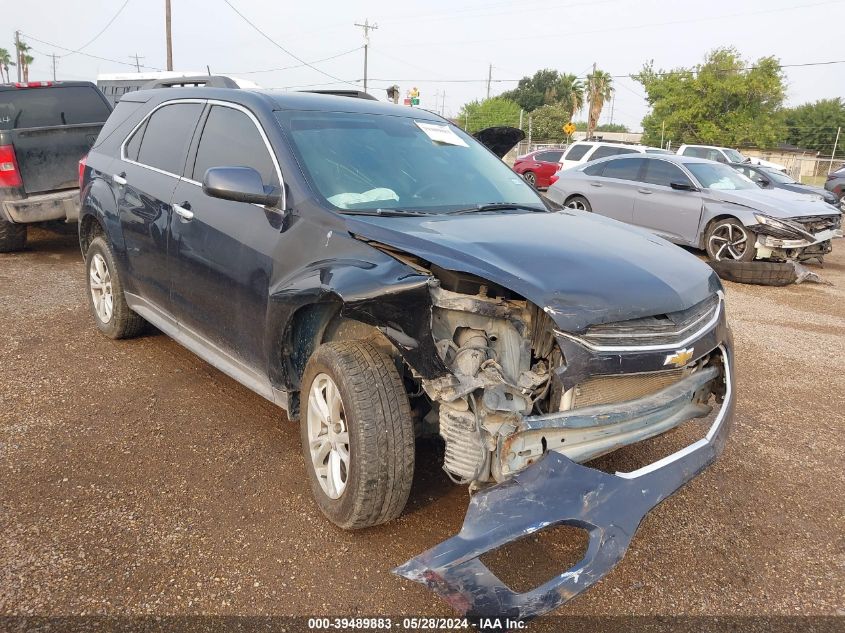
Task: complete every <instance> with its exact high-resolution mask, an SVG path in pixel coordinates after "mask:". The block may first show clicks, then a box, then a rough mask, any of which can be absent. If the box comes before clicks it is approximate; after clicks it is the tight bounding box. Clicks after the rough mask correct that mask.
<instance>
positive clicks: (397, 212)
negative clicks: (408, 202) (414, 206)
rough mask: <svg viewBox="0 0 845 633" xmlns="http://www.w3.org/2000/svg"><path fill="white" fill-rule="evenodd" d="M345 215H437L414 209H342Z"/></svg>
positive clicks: (401, 216) (398, 216)
mask: <svg viewBox="0 0 845 633" xmlns="http://www.w3.org/2000/svg"><path fill="white" fill-rule="evenodd" d="M339 213H342V214H343V215H371V216H375V217H380V218H404V217H408V216H424V215H436V214H434V213H429V212H427V211H413V210H411V209H407V210H403V209H341V210H340V211H339Z"/></svg>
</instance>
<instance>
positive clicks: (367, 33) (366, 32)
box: [355, 18, 378, 92]
mask: <svg viewBox="0 0 845 633" xmlns="http://www.w3.org/2000/svg"><path fill="white" fill-rule="evenodd" d="M355 26H360V27H361V28H362V29H363V30H364V92H367V49H368V48H369V47H370V31H375V30H376V29H377V28H378V24H376V23H375V22H373V23H372V24H370V19H369V18H367V19H366V20H364V23H363V24H359V23H358V22H356V23H355Z"/></svg>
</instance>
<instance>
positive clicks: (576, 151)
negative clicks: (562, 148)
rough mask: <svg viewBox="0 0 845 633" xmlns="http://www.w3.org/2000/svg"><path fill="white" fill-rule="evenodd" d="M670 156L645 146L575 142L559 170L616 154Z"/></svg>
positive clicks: (657, 148)
mask: <svg viewBox="0 0 845 633" xmlns="http://www.w3.org/2000/svg"><path fill="white" fill-rule="evenodd" d="M637 153H639V154H645V153H648V154H670V153H671V152H667V151H666V150H663V149H660V148H659V147H648V146H646V145H627V144H625V143H609V142H607V141H576V142H575V143H573V144H572V145H570V146H569V149H567V150H566V154H564V155H563V157H562V158H561V159H560V163H561V165H563V167H561V169H569V168H570V167H575V166H576V165H581V164H583V163H586V162H589V161H591V160H597V159H599V158H606V157H607V156H616V155H618V154H637Z"/></svg>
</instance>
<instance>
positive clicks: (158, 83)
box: [144, 75, 238, 90]
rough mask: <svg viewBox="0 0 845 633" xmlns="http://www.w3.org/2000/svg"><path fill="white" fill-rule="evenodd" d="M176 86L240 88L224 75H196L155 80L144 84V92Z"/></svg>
mask: <svg viewBox="0 0 845 633" xmlns="http://www.w3.org/2000/svg"><path fill="white" fill-rule="evenodd" d="M174 86H180V87H181V86H204V87H206V88H238V84H237V83H236V82H235V80H234V79H232V78H231V77H225V76H223V75H195V76H193V77H169V78H167V79H153V80H152V81H151V82H149V83H146V84H144V90H152V89H153V88H173V87H174Z"/></svg>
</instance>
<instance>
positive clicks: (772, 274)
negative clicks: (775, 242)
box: [709, 260, 797, 286]
mask: <svg viewBox="0 0 845 633" xmlns="http://www.w3.org/2000/svg"><path fill="white" fill-rule="evenodd" d="M709 263H710V266H712V268H713V270H715V271H716V274H717V275H719V277H720V278H721V279H726V280H728V281H734V282H737V283H741V284H755V285H758V286H788V285H789V284H791V283H794V282H795V280H796V279H797V276H796V275H795V267H794V266H793V265H792V264H790V263H788V262H738V261H731V260H722V261H716V262H713V261H711V262H709Z"/></svg>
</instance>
